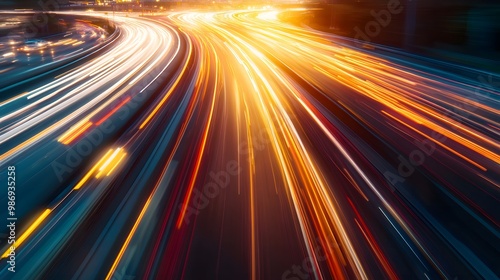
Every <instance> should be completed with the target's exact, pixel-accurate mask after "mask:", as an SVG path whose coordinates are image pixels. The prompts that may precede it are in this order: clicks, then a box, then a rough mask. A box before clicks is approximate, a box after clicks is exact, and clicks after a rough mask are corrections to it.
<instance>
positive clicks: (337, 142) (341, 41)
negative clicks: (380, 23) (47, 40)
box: [0, 10, 500, 280]
mask: <svg viewBox="0 0 500 280" xmlns="http://www.w3.org/2000/svg"><path fill="white" fill-rule="evenodd" d="M279 12H280V11H277V10H245V11H222V12H171V13H168V14H167V15H163V16H155V17H150V18H141V17H135V16H124V15H120V14H118V15H117V16H116V17H115V21H116V24H117V30H118V31H117V32H118V33H117V35H116V38H114V39H113V40H112V41H111V40H110V41H109V44H110V45H109V46H108V47H106V48H104V47H103V49H101V50H99V52H98V53H97V54H96V55H95V56H93V57H89V58H87V59H86V60H85V62H82V63H79V64H78V65H75V66H74V67H73V66H72V67H69V69H68V70H65V71H64V72H62V73H59V72H58V73H53V74H50V75H48V76H44V77H43V78H40V79H37V80H36V81H37V82H33V83H24V84H21V85H19V86H17V87H16V90H17V91H18V92H15V93H13V97H12V98H11V97H9V99H6V98H4V100H2V101H0V108H1V110H0V145H1V146H0V173H1V174H2V177H1V178H5V179H2V180H4V181H5V184H6V185H7V179H6V178H7V177H8V176H7V172H8V171H12V170H13V168H12V167H10V168H9V166H13V167H14V168H15V178H16V179H15V180H16V181H15V182H16V183H15V185H16V186H15V209H11V211H13V212H12V214H11V213H9V212H8V211H7V205H8V201H9V198H8V197H9V196H11V195H13V194H9V196H1V197H0V205H5V206H1V207H3V208H5V210H1V211H0V213H1V215H0V219H2V220H4V221H11V220H12V217H15V218H16V220H15V221H16V244H17V247H16V249H15V253H16V257H15V269H16V273H15V274H12V272H11V271H9V270H8V268H9V267H12V263H8V262H7V261H8V260H9V258H10V256H9V253H10V251H11V250H10V248H9V246H7V245H5V246H4V248H3V250H4V251H3V252H4V253H3V255H2V266H4V267H3V268H2V270H1V271H0V278H2V279H3V278H4V277H9V278H8V279H30V278H37V277H38V278H44V279H66V278H71V279H136V278H144V279H252V280H253V279H289V280H292V279H293V280H297V279H347V278H348V279H399V278H402V279H442V278H444V279H473V278H478V279H480V278H483V279H496V278H498V277H500V270H499V266H498V259H499V257H500V244H499V242H498V240H499V218H500V217H499V213H500V212H499V211H498V207H496V205H497V203H498V200H499V187H500V168H499V163H500V153H499V152H500V143H499V141H498V139H499V134H500V126H499V123H498V120H499V115H500V114H499V112H500V111H499V110H500V102H499V101H500V100H499V94H500V91H499V87H498V85H499V82H500V77H498V76H496V75H494V74H492V73H488V72H484V71H481V70H475V69H470V68H465V67H461V66H458V65H451V64H448V63H445V62H441V61H436V60H430V59H426V58H423V57H418V56H415V55H411V54H407V53H404V52H401V51H399V50H395V49H390V48H384V47H382V46H371V47H367V46H366V45H363V44H359V43H358V42H355V41H352V40H349V39H346V38H342V37H337V36H334V35H331V34H326V33H322V32H319V31H314V30H311V29H308V28H306V27H296V26H291V25H288V24H285V23H282V22H281V21H280V20H279ZM49 76H50V77H49ZM0 91H1V89H0ZM10 92H12V90H11V91H10ZM9 176H12V174H11V175H9ZM0 209H2V208H0ZM9 218H10V219H11V220H9ZM7 224H8V223H7ZM1 233H3V234H4V235H3V236H4V237H5V238H4V239H3V240H8V237H9V231H8V229H5V230H2V232H1ZM35 276H36V277H35ZM5 279H7V278H5Z"/></svg>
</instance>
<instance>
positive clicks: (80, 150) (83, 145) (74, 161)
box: [51, 72, 164, 183]
mask: <svg viewBox="0 0 500 280" xmlns="http://www.w3.org/2000/svg"><path fill="white" fill-rule="evenodd" d="M163 73H164V72H163ZM163 73H162V74H163ZM156 74H157V73H153V72H152V73H148V76H147V77H151V78H157V77H158V76H156ZM150 81H151V80H150V79H147V78H144V79H141V80H140V82H138V84H136V85H135V87H134V88H139V89H141V88H143V89H144V88H148V89H149V88H153V89H155V88H158V87H159V86H160V85H161V79H155V80H153V81H152V82H151V83H149V82H150ZM149 95H150V94H148V93H146V91H145V90H144V91H141V92H139V93H138V94H136V95H134V96H133V97H132V98H131V99H130V100H129V101H128V102H126V103H125V104H123V106H121V107H120V109H118V110H117V111H116V113H115V115H116V116H118V119H120V120H121V121H125V120H127V119H128V118H129V117H130V116H131V114H132V113H133V112H134V111H135V110H136V109H137V108H138V107H139V106H140V105H141V104H143V102H144V101H145V100H146V98H148V97H149ZM127 98H128V96H121V97H120V98H117V100H116V101H115V102H114V105H115V106H116V105H118V104H120V103H122V101H124V100H125V99H127ZM117 129H118V127H117V126H116V125H115V124H114V123H113V121H112V120H111V119H107V120H106V121H104V122H103V123H102V124H100V125H99V126H97V127H95V128H94V129H93V130H91V131H89V132H87V133H86V134H84V136H83V137H82V138H81V140H80V141H78V143H77V144H76V145H74V146H73V147H71V148H70V149H69V150H68V151H67V152H66V156H65V157H64V161H63V162H59V161H57V160H55V161H53V162H52V163H51V167H52V170H53V171H54V173H55V174H56V176H57V179H58V180H59V182H60V183H61V182H63V181H64V179H65V175H66V174H68V175H70V174H71V173H72V172H73V171H74V170H76V169H78V168H79V166H80V165H81V164H82V163H83V162H84V161H83V159H84V158H85V157H87V156H89V155H90V154H91V153H92V152H93V151H94V150H95V149H96V148H98V147H99V146H100V145H101V144H102V143H103V142H104V141H105V139H106V137H107V136H109V135H111V134H113V133H114V132H116V131H117Z"/></svg>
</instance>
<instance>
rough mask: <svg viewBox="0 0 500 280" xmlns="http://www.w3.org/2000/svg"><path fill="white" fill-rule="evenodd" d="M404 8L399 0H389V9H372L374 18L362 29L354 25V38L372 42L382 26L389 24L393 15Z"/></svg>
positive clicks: (371, 13)
mask: <svg viewBox="0 0 500 280" xmlns="http://www.w3.org/2000/svg"><path fill="white" fill-rule="evenodd" d="M403 10H404V7H403V6H402V5H401V3H400V2H399V0H389V2H387V9H383V10H380V11H378V12H377V11H375V10H371V11H370V15H371V16H372V17H373V19H374V20H372V21H369V22H367V23H366V24H365V26H364V29H363V30H362V29H361V28H359V26H356V27H354V31H355V32H356V33H355V36H354V39H356V40H361V41H362V42H370V41H371V38H374V37H377V36H378V35H379V34H380V32H382V28H385V27H387V26H389V24H390V23H391V21H392V17H393V15H398V14H400V13H401V12H402V11H403Z"/></svg>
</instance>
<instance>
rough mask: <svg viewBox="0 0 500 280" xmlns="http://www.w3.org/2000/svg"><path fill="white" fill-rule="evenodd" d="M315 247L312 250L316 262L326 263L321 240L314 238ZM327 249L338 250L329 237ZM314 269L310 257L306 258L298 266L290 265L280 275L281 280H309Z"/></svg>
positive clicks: (314, 272) (335, 243) (314, 271)
mask: <svg viewBox="0 0 500 280" xmlns="http://www.w3.org/2000/svg"><path fill="white" fill-rule="evenodd" d="M316 242H317V245H316V246H315V247H314V248H313V252H314V256H315V257H316V260H317V261H318V262H324V261H326V253H325V250H323V248H322V247H321V239H320V238H316ZM326 242H327V244H326V245H327V248H329V249H333V248H338V247H339V245H338V244H337V242H335V240H334V239H333V238H332V237H331V236H328V237H327V240H326ZM316 272H317V271H316V267H314V265H313V260H312V258H311V256H307V257H305V258H304V260H302V263H301V264H300V265H298V264H295V265H292V267H291V268H290V269H288V270H287V271H285V272H283V274H281V280H304V279H309V278H310V275H311V274H316Z"/></svg>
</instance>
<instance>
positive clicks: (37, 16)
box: [22, 0, 61, 39]
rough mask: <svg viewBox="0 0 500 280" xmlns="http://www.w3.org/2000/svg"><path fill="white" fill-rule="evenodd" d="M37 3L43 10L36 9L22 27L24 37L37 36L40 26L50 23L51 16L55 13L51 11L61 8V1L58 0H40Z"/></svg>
mask: <svg viewBox="0 0 500 280" xmlns="http://www.w3.org/2000/svg"><path fill="white" fill-rule="evenodd" d="M37 4H38V6H40V8H41V11H36V12H35V13H34V14H33V16H32V17H31V19H30V20H29V21H28V22H25V23H24V24H23V26H22V29H23V36H24V38H27V39H30V38H33V37H35V36H36V35H37V34H38V32H39V29H40V28H43V27H45V26H47V25H48V24H49V16H50V17H53V16H54V14H51V13H50V12H56V11H59V10H60V8H61V3H60V2H59V1H58V0H47V1H43V0H40V1H38V3H37Z"/></svg>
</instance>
